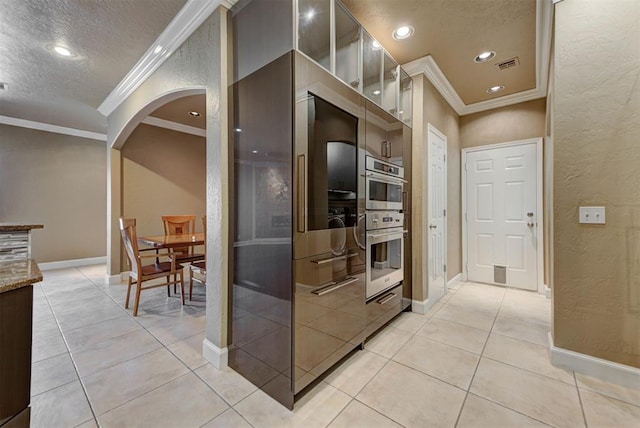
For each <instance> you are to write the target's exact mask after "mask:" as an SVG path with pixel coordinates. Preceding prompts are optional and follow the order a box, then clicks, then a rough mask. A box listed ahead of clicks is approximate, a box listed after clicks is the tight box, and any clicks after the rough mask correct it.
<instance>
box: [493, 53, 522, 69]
mask: <svg viewBox="0 0 640 428" xmlns="http://www.w3.org/2000/svg"><path fill="white" fill-rule="evenodd" d="M518 65H520V58H518V57H517V56H514V57H513V58H510V59H507V60H505V61H502V62H499V63H497V64H496V66H497V67H498V68H499V69H500V70H506V69H507V68H512V67H516V66H518Z"/></svg>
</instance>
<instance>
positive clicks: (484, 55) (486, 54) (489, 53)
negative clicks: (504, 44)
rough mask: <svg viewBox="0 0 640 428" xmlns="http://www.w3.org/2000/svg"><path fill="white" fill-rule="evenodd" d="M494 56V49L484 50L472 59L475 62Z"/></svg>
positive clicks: (487, 59)
mask: <svg viewBox="0 0 640 428" xmlns="http://www.w3.org/2000/svg"><path fill="white" fill-rule="evenodd" d="M495 56H496V53H495V52H494V51H485V52H482V53H479V54H478V55H476V57H475V58H474V59H473V60H474V61H475V62H477V63H481V62H485V61H489V60H490V59H493V57H495Z"/></svg>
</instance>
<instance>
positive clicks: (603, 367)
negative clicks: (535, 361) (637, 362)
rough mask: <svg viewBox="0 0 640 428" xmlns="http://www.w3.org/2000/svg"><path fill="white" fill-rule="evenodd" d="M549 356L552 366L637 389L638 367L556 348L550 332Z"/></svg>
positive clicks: (639, 374)
mask: <svg viewBox="0 0 640 428" xmlns="http://www.w3.org/2000/svg"><path fill="white" fill-rule="evenodd" d="M549 357H550V359H551V364H553V365H554V366H558V367H562V368H565V369H567V370H572V371H574V372H578V373H582V374H585V375H588V376H593V377H597V378H598V379H602V380H604V381H606V382H611V383H616V384H618V385H622V386H625V387H627V388H633V389H639V388H638V385H640V369H638V368H635V367H631V366H626V365H624V364H619V363H614V362H613V361H608V360H603V359H602V358H597V357H592V356H590V355H587V354H581V353H579V352H574V351H570V350H568V349H564V348H558V347H556V346H555V345H554V344H553V337H552V336H551V332H549Z"/></svg>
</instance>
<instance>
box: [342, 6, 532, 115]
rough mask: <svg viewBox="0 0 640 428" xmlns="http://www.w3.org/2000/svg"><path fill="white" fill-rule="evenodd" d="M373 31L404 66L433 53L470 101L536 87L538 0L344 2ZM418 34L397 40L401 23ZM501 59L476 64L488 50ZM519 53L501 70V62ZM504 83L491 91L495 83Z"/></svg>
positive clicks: (440, 65)
mask: <svg viewBox="0 0 640 428" xmlns="http://www.w3.org/2000/svg"><path fill="white" fill-rule="evenodd" d="M343 3H344V4H345V5H346V6H347V8H348V9H349V10H350V11H351V13H353V15H354V16H355V17H356V18H357V19H358V21H360V22H361V23H362V25H363V26H364V27H365V28H366V29H367V31H368V32H369V33H371V35H372V36H373V37H374V38H376V39H377V40H378V41H380V43H381V44H382V46H384V47H385V48H386V49H387V50H388V51H389V52H390V53H391V55H392V56H393V57H394V58H395V59H396V61H398V62H399V63H400V64H406V63H408V62H410V61H412V60H415V59H418V58H421V57H424V56H426V55H429V54H430V55H431V56H432V57H433V59H434V60H435V61H436V63H437V64H438V66H439V67H440V69H441V70H442V72H443V73H444V75H445V76H446V77H447V79H448V80H449V82H450V83H451V85H452V86H453V87H454V89H455V90H456V92H457V93H458V95H460V98H462V100H463V102H464V103H465V104H472V103H475V102H479V101H484V100H488V99H492V98H495V97H497V96H502V95H508V94H512V93H516V92H521V91H525V90H527V89H532V88H535V86H536V78H535V66H536V64H535V60H536V0H383V1H381V0H343ZM407 24H408V25H412V26H413V27H415V34H414V35H413V37H411V38H409V39H406V40H395V39H394V38H393V37H392V33H393V30H394V29H395V28H397V27H398V26H400V25H407ZM485 50H492V51H495V52H496V57H495V58H494V59H493V60H491V61H487V62H486V63H483V64H476V63H474V62H473V59H474V57H475V56H476V55H477V54H479V53H480V52H482V51H485ZM512 57H519V60H520V65H519V66H517V67H513V68H510V69H506V70H503V71H500V70H499V69H498V67H497V66H496V64H497V63H498V62H501V61H504V60H507V59H510V58H512ZM496 85H504V86H505V90H504V91H503V92H500V93H499V94H494V95H489V94H487V92H486V90H487V89H488V88H490V87H492V86H496Z"/></svg>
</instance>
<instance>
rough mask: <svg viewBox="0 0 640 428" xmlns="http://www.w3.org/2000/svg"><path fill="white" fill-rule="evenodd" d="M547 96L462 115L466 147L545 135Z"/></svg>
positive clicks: (461, 128) (463, 139) (463, 145)
mask: <svg viewBox="0 0 640 428" xmlns="http://www.w3.org/2000/svg"><path fill="white" fill-rule="evenodd" d="M546 110H547V109H546V98H540V99H538V100H532V101H527V102H524V103H520V104H514V105H511V106H507V107H502V108H497V109H493V110H488V111H483V112H480V113H474V114H468V115H466V116H462V117H461V118H460V142H461V146H462V147H463V148H467V147H477V146H484V145H488V144H496V143H506V142H509V141H518V140H526V139H528V138H539V137H544V136H545V135H546V133H545V124H546V116H545V112H546Z"/></svg>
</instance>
